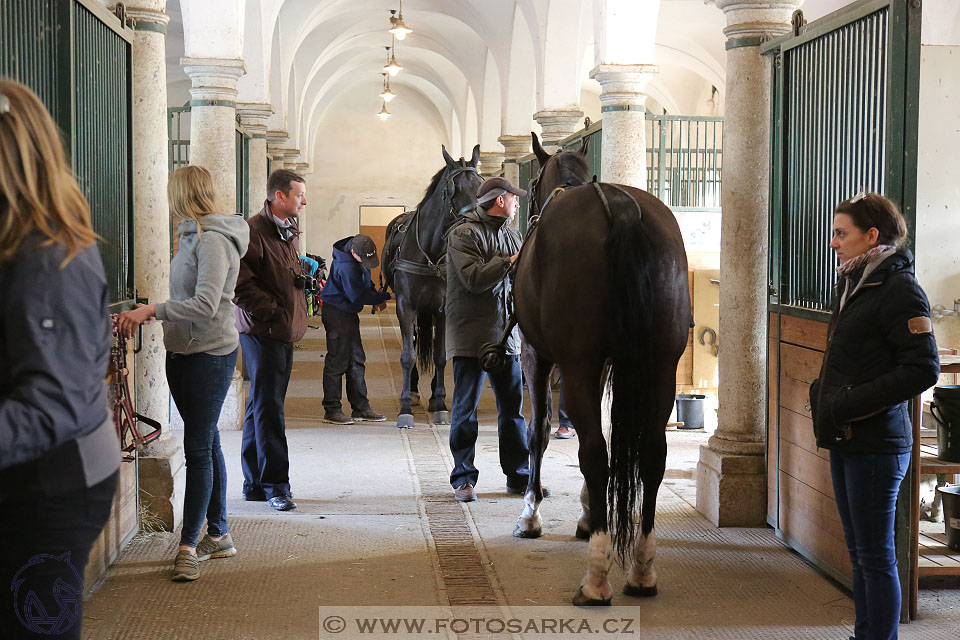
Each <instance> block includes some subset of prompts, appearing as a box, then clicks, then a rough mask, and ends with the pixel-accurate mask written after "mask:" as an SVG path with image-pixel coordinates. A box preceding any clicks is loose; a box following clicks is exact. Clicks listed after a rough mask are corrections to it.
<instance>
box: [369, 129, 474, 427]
mask: <svg viewBox="0 0 960 640" xmlns="http://www.w3.org/2000/svg"><path fill="white" fill-rule="evenodd" d="M441 149H442V151H443V159H444V160H445V161H446V165H445V166H444V167H443V168H442V169H440V171H438V172H437V173H436V175H434V176H433V179H432V180H431V181H430V186H429V187H428V188H427V192H426V195H424V197H423V200H422V201H421V202H420V204H418V205H417V208H416V209H414V210H413V211H408V212H406V213H403V214H401V215H399V216H397V217H396V218H394V219H393V220H391V221H390V224H389V225H387V234H386V240H385V242H384V249H383V255H384V261H383V262H384V265H383V271H384V277H385V278H386V283H387V286H388V287H390V288H391V289H393V292H394V293H395V294H396V298H397V318H398V319H399V320H400V333H401V335H402V337H403V351H402V353H401V355H400V364H401V366H402V367H403V390H402V391H401V393H400V415H398V416H397V427H400V428H410V427H413V413H412V411H411V409H410V405H411V398H412V396H413V395H414V394H417V397H419V394H418V393H417V376H416V369H415V367H417V366H419V370H420V371H421V372H428V371H429V370H430V369H431V368H432V369H433V372H434V373H433V383H432V395H431V397H430V404H429V406H428V410H429V411H430V412H432V417H431V423H433V424H449V422H450V412H449V411H448V410H447V405H446V396H447V393H446V389H445V388H444V382H443V370H444V368H445V367H446V363H447V354H446V347H445V336H444V331H445V321H446V314H445V313H444V308H443V305H444V297H445V294H446V284H445V278H446V275H447V274H446V265H445V256H446V252H447V240H446V237H447V232H448V231H449V230H450V227H451V226H453V223H454V222H456V220H457V218H458V216H459V212H460V210H461V209H463V208H465V207H473V206H475V205H476V202H477V189H478V188H479V187H480V183H481V179H480V175H479V174H478V173H477V162H478V161H479V159H480V145H477V146H475V147H474V148H473V157H472V158H471V159H470V161H469V162H467V161H465V160H464V159H463V158H460V160H459V161H456V160H454V159H453V158H451V157H450V154H449V153H447V150H446V148H444V147H441ZM414 325H416V328H414ZM414 337H416V347H414ZM414 352H416V357H414Z"/></svg>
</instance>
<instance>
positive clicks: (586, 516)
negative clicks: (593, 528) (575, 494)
mask: <svg viewBox="0 0 960 640" xmlns="http://www.w3.org/2000/svg"><path fill="white" fill-rule="evenodd" d="M577 530H578V531H590V494H589V493H588V492H587V481H586V480H584V481H583V488H582V489H580V519H579V520H577Z"/></svg>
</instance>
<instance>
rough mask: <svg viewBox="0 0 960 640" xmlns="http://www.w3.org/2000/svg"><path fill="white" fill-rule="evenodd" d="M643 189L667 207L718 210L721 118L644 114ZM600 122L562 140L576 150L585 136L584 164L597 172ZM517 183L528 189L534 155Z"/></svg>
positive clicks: (523, 224)
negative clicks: (645, 147) (644, 166)
mask: <svg viewBox="0 0 960 640" xmlns="http://www.w3.org/2000/svg"><path fill="white" fill-rule="evenodd" d="M646 126H647V131H646V134H647V152H646V162H647V191H649V192H650V193H652V194H654V195H656V196H657V197H658V198H660V199H661V200H662V201H663V202H664V203H666V204H667V205H668V206H669V207H670V208H671V210H673V211H675V212H677V211H713V212H716V213H719V212H720V183H721V178H722V170H723V118H720V117H710V116H670V115H662V116H655V115H652V114H649V113H648V114H647V117H646ZM602 132H603V122H602V121H600V122H595V123H593V124H592V125H590V126H589V127H587V128H586V129H583V130H582V131H578V132H577V133H575V134H573V135H572V136H570V137H568V138H566V139H564V140H563V141H562V142H561V147H562V148H563V149H564V150H566V151H577V150H579V149H580V146H581V145H582V143H583V140H584V139H586V140H587V168H588V170H589V172H590V174H591V175H595V176H597V178H598V179H599V178H600V176H601V161H600V158H601V154H602V150H603V133H602ZM519 168H520V186H521V188H526V185H527V184H529V182H530V180H532V179H533V178H534V177H535V176H536V175H537V171H539V170H540V165H539V163H538V162H537V159H536V157H534V156H528V157H527V158H526V159H525V160H523V161H522V162H521V163H520V167H519ZM528 215H529V213H528V208H527V200H526V198H521V202H520V231H521V233H526V228H527V216H528Z"/></svg>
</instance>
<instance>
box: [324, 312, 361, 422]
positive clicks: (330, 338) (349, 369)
mask: <svg viewBox="0 0 960 640" xmlns="http://www.w3.org/2000/svg"><path fill="white" fill-rule="evenodd" d="M320 317H321V319H322V320H323V328H324V330H325V331H326V334H327V355H326V356H325V357H324V360H323V409H324V411H326V412H327V413H337V412H338V411H342V410H343V407H342V405H341V402H340V400H341V398H342V397H343V376H344V374H346V376H347V400H349V402H350V406H351V407H353V410H354V411H367V410H368V409H370V401H369V400H368V399H367V382H366V380H364V374H365V373H366V366H365V363H366V361H367V354H365V353H364V352H363V343H362V342H361V341H360V314H358V313H350V312H349V311H342V310H340V309H337V308H336V307H334V306H333V305H330V304H325V305H323V307H321V311H320Z"/></svg>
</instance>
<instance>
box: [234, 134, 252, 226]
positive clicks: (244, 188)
mask: <svg viewBox="0 0 960 640" xmlns="http://www.w3.org/2000/svg"><path fill="white" fill-rule="evenodd" d="M250 138H251V136H250V134H249V133H247V131H246V130H245V129H244V128H243V127H241V126H240V125H239V124H237V146H236V149H237V151H236V153H237V211H238V212H239V213H240V214H241V215H243V217H244V218H248V217H249V216H250Z"/></svg>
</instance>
